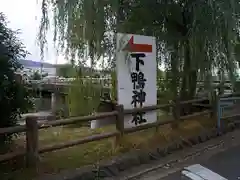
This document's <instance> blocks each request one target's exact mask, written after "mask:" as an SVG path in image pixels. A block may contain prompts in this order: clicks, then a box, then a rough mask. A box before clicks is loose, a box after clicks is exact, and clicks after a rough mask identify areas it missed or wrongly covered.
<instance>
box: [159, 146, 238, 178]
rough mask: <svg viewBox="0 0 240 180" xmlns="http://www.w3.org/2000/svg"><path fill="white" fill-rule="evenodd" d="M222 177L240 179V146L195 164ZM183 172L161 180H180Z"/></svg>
mask: <svg viewBox="0 0 240 180" xmlns="http://www.w3.org/2000/svg"><path fill="white" fill-rule="evenodd" d="M195 163H198V164H201V165H202V166H204V167H206V168H208V169H210V170H211V171H213V172H215V173H217V174H219V175H221V176H222V177H224V178H226V179H228V180H237V179H240V145H238V146H236V147H233V148H230V149H227V150H225V151H223V152H219V153H217V154H215V155H213V156H211V157H210V158H209V159H207V160H205V161H202V162H201V161H200V162H195ZM180 179H181V171H180V170H179V171H177V172H175V173H172V174H170V175H168V176H167V177H165V178H161V180H180Z"/></svg>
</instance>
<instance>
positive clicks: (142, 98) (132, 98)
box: [116, 33, 157, 128]
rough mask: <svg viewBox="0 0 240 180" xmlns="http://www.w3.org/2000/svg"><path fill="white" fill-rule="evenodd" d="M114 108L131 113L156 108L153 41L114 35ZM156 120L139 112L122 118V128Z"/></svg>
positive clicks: (147, 113) (151, 38)
mask: <svg viewBox="0 0 240 180" xmlns="http://www.w3.org/2000/svg"><path fill="white" fill-rule="evenodd" d="M116 64H117V82H118V104H122V105H123V106H124V109H132V108H137V107H144V106H150V105H156V104H157V84H156V78H157V77H156V76H157V63H156V42H155V38H154V37H150V36H141V35H133V34H121V33H118V34H117V62H116ZM156 120H157V112H155V111H153V112H139V113H135V114H132V115H128V116H126V117H125V118H124V127H125V128H129V127H135V126H139V125H143V124H147V123H153V122H155V121H156Z"/></svg>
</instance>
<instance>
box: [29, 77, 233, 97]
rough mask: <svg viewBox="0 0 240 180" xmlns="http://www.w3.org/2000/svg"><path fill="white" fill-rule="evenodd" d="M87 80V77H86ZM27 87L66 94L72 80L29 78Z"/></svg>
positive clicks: (99, 82)
mask: <svg viewBox="0 0 240 180" xmlns="http://www.w3.org/2000/svg"><path fill="white" fill-rule="evenodd" d="M86 80H88V79H86ZM93 80H94V84H96V85H101V86H102V87H103V88H104V89H106V90H109V89H110V88H111V79H98V78H94V79H93ZM219 83H220V81H213V85H214V87H216V86H218V85H219ZM203 84H204V81H198V86H202V85H203ZM27 85H28V87H29V89H32V90H34V91H45V92H49V93H56V92H57V93H60V94H68V90H69V88H70V87H71V86H73V82H72V81H69V80H63V79H60V80H58V79H57V80H54V81H53V80H48V81H43V80H30V81H28V83H27ZM225 87H227V88H231V83H230V81H226V83H225Z"/></svg>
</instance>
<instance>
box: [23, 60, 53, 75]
mask: <svg viewBox="0 0 240 180" xmlns="http://www.w3.org/2000/svg"><path fill="white" fill-rule="evenodd" d="M19 62H20V64H21V65H22V66H23V69H22V70H21V72H20V73H21V74H22V75H24V76H28V77H30V76H32V75H33V74H34V73H35V72H38V73H39V74H41V73H42V74H44V75H47V76H56V66H55V65H54V64H50V63H45V62H39V61H32V60H19Z"/></svg>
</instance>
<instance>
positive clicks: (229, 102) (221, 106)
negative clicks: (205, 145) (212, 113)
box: [217, 97, 240, 129]
mask: <svg viewBox="0 0 240 180" xmlns="http://www.w3.org/2000/svg"><path fill="white" fill-rule="evenodd" d="M236 100H240V97H228V98H220V99H219V101H218V104H217V106H218V107H217V111H218V112H217V115H218V122H217V127H218V129H221V118H223V116H224V110H226V109H228V108H231V107H233V106H234V105H235V104H236Z"/></svg>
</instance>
